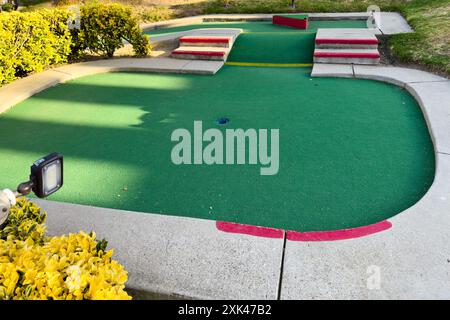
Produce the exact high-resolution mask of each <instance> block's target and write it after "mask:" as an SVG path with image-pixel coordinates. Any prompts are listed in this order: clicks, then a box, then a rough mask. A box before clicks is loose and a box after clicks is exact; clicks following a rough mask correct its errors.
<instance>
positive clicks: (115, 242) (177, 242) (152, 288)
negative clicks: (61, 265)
mask: <svg viewBox="0 0 450 320" xmlns="http://www.w3.org/2000/svg"><path fill="white" fill-rule="evenodd" d="M33 201H34V202H36V203H38V204H39V205H40V206H42V208H43V209H45V211H47V213H48V218H47V226H48V231H49V234H50V235H60V234H68V233H74V232H78V231H79V230H87V231H88V232H89V231H91V230H95V232H96V234H97V236H98V237H99V238H103V237H105V238H106V239H107V240H108V242H109V247H110V248H114V250H115V254H114V259H117V260H118V261H119V262H120V263H122V264H123V265H124V266H125V268H126V269H127V270H128V273H129V281H128V282H127V286H128V287H130V288H131V289H133V290H137V291H140V292H147V293H148V292H150V293H153V295H155V296H158V295H163V296H175V297H177V296H181V297H188V298H196V299H277V296H278V281H279V274H280V266H281V257H282V251H283V239H270V238H257V237H249V236H245V235H238V234H230V233H225V232H219V231H218V230H217V229H216V224H215V221H210V220H201V219H193V218H184V217H172V216H165V215H158V214H144V213H137V212H127V211H121V210H114V209H103V208H95V207H90V206H82V205H74V204H66V203H58V202H53V201H46V200H33ZM144 297H145V295H144Z"/></svg>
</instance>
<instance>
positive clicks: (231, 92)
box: [0, 66, 434, 231]
mask: <svg viewBox="0 0 450 320" xmlns="http://www.w3.org/2000/svg"><path fill="white" fill-rule="evenodd" d="M309 72H310V69H305V68H255V67H253V68H250V67H231V66H225V67H224V68H223V69H222V70H221V71H220V72H219V73H218V74H216V75H215V76H201V75H169V74H139V73H110V74H100V75H95V76H89V77H85V78H80V79H77V80H74V81H71V82H68V83H66V84H62V85H59V86H56V87H53V88H51V89H48V90H46V91H44V92H42V93H40V94H37V95H35V96H33V97H32V98H30V99H28V100H26V101H24V102H23V103H20V104H19V105H17V106H15V107H14V108H12V109H11V110H10V111H8V112H6V113H4V114H2V115H0V136H1V139H0V165H1V167H2V175H1V177H0V183H1V186H2V187H9V188H14V187H15V186H16V184H17V183H18V182H21V181H22V180H26V179H27V178H28V177H27V168H28V166H29V164H30V163H31V162H32V161H34V160H35V159H37V158H39V157H40V156H42V155H44V154H47V153H49V152H51V151H58V152H61V153H63V154H64V156H65V185H64V187H63V188H62V189H61V191H60V192H59V193H57V194H55V195H53V196H52V197H51V199H52V200H59V201H65V202H73V203H80V204H88V205H94V206H101V207H109V208H118V209H127V210H135V211H142V212H153V213H162V214H170V215H179V216H188V217H198V218H205V219H213V220H223V221H229V222H239V223H243V224H251V225H259V226H268V227H274V228H281V229H288V230H297V231H318V230H336V229H343V228H352V227H358V226H364V225H368V224H372V223H375V222H379V221H382V220H384V219H386V218H389V217H392V216H393V215H395V214H397V213H399V212H401V211H403V210H404V209H406V208H408V207H410V206H411V205H413V204H414V203H416V202H417V201H418V200H419V199H420V198H421V197H422V196H423V195H424V193H425V192H426V191H427V189H428V188H429V186H430V185H431V183H432V180H433V177H434V153H433V146H432V143H431V140H430V136H429V134H428V130H427V126H426V124H425V121H424V117H423V115H422V113H421V110H420V108H419V106H418V105H417V103H416V102H415V100H414V99H413V98H412V97H411V96H410V95H409V94H408V93H407V92H405V91H404V90H402V89H400V88H398V87H395V86H392V85H389V84H385V83H381V82H375V81H369V80H356V79H332V78H323V79H322V78H314V79H312V78H310V77H309ZM221 117H227V118H229V119H230V122H229V124H227V125H226V126H218V125H217V124H216V119H218V118H221ZM195 120H201V121H203V126H204V129H207V128H212V127H217V128H220V129H221V130H224V129H225V128H244V129H247V128H256V129H260V128H268V129H271V128H273V129H279V130H280V169H279V172H278V174H277V175H274V176H260V174H259V168H260V166H259V165H212V166H208V165H181V166H176V165H174V164H172V162H171V159H170V154H171V149H172V147H173V146H174V144H175V143H173V142H171V140H170V136H171V133H172V131H173V130H175V129H177V128H187V129H189V130H190V131H191V130H192V127H193V122H194V121H195ZM124 214H126V213H124Z"/></svg>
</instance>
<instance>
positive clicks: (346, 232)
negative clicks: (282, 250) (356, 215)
mask: <svg viewBox="0 0 450 320" xmlns="http://www.w3.org/2000/svg"><path fill="white" fill-rule="evenodd" d="M391 227H392V223H390V222H389V221H387V220H385V221H381V222H378V223H375V224H371V225H368V226H363V227H358V228H351V229H342V230H335V231H311V232H297V231H288V232H287V234H286V239H288V240H290V241H336V240H345V239H353V238H360V237H364V236H368V235H371V234H374V233H377V232H381V231H385V230H387V229H390V228H391Z"/></svg>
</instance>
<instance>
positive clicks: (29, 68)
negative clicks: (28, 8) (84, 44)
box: [0, 10, 72, 84]
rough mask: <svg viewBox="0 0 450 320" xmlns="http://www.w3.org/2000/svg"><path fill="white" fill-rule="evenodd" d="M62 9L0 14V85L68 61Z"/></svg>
mask: <svg viewBox="0 0 450 320" xmlns="http://www.w3.org/2000/svg"><path fill="white" fill-rule="evenodd" d="M65 20H67V14H66V13H65V11H62V10H42V11H38V12H30V13H20V12H11V13H2V14H0V84H4V83H8V82H11V81H12V80H14V79H16V78H17V77H19V76H24V75H27V74H28V73H30V72H39V71H42V70H43V69H45V68H46V67H48V66H50V65H52V64H58V63H62V62H66V61H67V57H68V56H69V54H70V45H71V41H72V38H71V35H70V31H69V28H68V27H67V26H66V25H65V24H64V21H65Z"/></svg>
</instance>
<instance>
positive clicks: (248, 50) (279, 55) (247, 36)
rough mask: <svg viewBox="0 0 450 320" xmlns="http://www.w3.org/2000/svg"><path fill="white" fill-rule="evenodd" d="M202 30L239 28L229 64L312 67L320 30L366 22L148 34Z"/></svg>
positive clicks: (254, 25) (225, 25)
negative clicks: (240, 30)
mask: <svg viewBox="0 0 450 320" xmlns="http://www.w3.org/2000/svg"><path fill="white" fill-rule="evenodd" d="M200 28H240V29H243V33H242V34H241V35H240V36H239V37H238V38H237V40H236V42H235V44H234V46H233V50H232V51H231V53H230V56H229V57H228V62H252V63H254V62H258V63H312V61H313V52H314V39H315V37H316V31H317V29H318V28H366V22H365V21H363V20H344V21H310V23H309V27H308V29H307V30H300V29H294V28H289V27H282V26H276V25H273V24H272V23H271V22H238V23H237V22H236V23H232V22H222V23H201V24H194V25H189V26H182V27H173V28H166V29H157V30H151V31H148V32H147V33H146V34H148V35H149V36H150V39H151V38H152V36H154V35H161V34H168V33H173V32H178V31H186V30H193V29H200Z"/></svg>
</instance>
